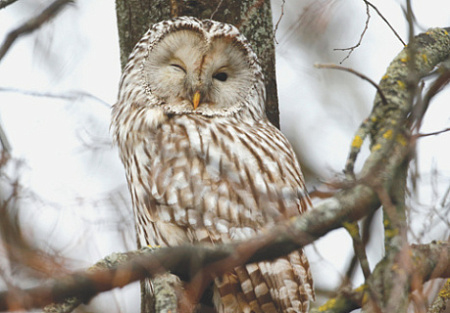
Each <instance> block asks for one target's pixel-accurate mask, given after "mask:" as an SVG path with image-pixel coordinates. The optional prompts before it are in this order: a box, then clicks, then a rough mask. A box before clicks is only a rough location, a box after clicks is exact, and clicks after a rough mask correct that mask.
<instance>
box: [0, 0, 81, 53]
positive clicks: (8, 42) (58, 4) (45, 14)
mask: <svg viewBox="0 0 450 313" xmlns="http://www.w3.org/2000/svg"><path fill="white" fill-rule="evenodd" d="M71 2H73V0H56V1H54V2H52V3H51V4H50V5H49V6H48V7H47V8H45V9H44V11H42V12H41V14H39V15H38V16H36V17H34V18H32V19H30V20H29V21H27V22H26V23H24V24H22V25H21V26H19V27H18V28H16V29H14V30H12V31H11V32H9V33H8V35H7V36H6V38H5V40H4V41H3V44H2V46H1V47H0V61H1V60H2V59H3V57H4V56H5V54H6V53H7V52H8V50H9V48H11V46H12V44H13V43H14V41H16V39H17V38H19V37H20V36H22V35H25V34H29V33H31V32H33V31H35V30H36V29H38V28H39V27H40V26H41V25H42V24H44V23H45V22H48V21H50V20H51V19H52V18H54V17H55V16H56V15H57V13H58V12H59V11H61V9H62V8H63V7H64V6H65V5H67V4H68V3H71ZM0 8H1V7H0Z"/></svg>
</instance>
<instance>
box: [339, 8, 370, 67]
mask: <svg viewBox="0 0 450 313" xmlns="http://www.w3.org/2000/svg"><path fill="white" fill-rule="evenodd" d="M364 2H366V1H364ZM366 15H367V18H366V25H365V26H364V29H363V31H362V33H361V36H360V37H359V41H358V43H357V44H356V45H354V46H353V47H349V48H336V49H333V50H334V51H347V50H349V52H348V54H347V56H346V57H345V58H344V59H342V61H341V62H339V63H340V64H342V63H344V61H345V60H347V59H348V58H349V57H350V55H351V54H352V53H353V51H355V49H356V48H358V47H359V46H360V45H361V42H362V40H363V38H364V35H365V34H366V31H367V29H369V21H370V11H369V4H368V3H367V2H366Z"/></svg>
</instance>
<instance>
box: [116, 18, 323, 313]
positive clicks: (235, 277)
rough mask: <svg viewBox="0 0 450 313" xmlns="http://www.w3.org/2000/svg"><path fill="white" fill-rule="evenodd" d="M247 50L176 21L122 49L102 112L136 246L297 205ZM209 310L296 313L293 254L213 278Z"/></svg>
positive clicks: (303, 280)
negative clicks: (109, 102) (108, 118)
mask: <svg viewBox="0 0 450 313" xmlns="http://www.w3.org/2000/svg"><path fill="white" fill-rule="evenodd" d="M263 79H264V78H263V74H262V72H261V67H260V65H259V64H258V60H257V57H256V55H255V53H254V52H253V51H252V49H251V47H250V45H249V43H248V42H247V40H246V39H245V38H244V36H243V35H241V34H240V33H239V31H238V29H237V28H235V27H234V26H232V25H229V24H224V23H219V22H215V21H212V20H198V19H196V18H192V17H180V18H176V19H173V20H170V21H164V22H161V23H158V24H155V25H154V26H153V27H152V28H151V29H150V30H149V31H148V32H147V33H146V34H145V35H144V37H143V38H142V39H141V40H140V41H139V43H138V44H137V45H136V47H135V48H134V50H133V52H132V54H131V56H130V58H129V61H128V64H127V66H126V67H125V69H124V72H123V76H122V79H121V82H120V89H119V97H118V102H117V104H115V105H114V108H113V112H112V131H113V135H114V139H115V142H116V143H117V145H118V147H119V151H120V156H121V159H122V162H123V164H124V166H125V169H126V175H127V179H128V185H129V189H130V192H131V196H132V201H133V208H134V215H135V219H136V230H137V236H138V242H139V244H140V245H141V246H145V245H151V246H175V245H180V244H183V243H194V242H202V243H209V244H216V243H227V242H230V241H233V240H245V239H247V238H250V237H252V236H254V235H256V234H258V233H261V232H264V231H265V230H267V229H270V228H271V227H273V225H275V224H276V223H277V222H280V221H283V220H285V219H288V218H290V217H292V216H296V215H299V214H301V213H302V212H304V211H305V210H306V209H307V206H308V204H309V199H308V196H307V194H306V192H305V184H304V181H303V177H302V173H301V171H300V167H299V164H298V162H297V159H296V157H295V155H294V152H293V150H292V148H291V146H290V144H289V143H288V141H287V140H286V138H285V137H284V136H283V134H282V133H281V132H280V131H279V130H278V129H277V128H275V127H274V126H272V125H271V124H270V123H269V121H268V120H267V118H266V115H265V111H264V109H265V88H264V82H263ZM214 285H215V286H214V291H213V293H214V296H213V302H214V306H215V308H216V310H217V311H218V312H230V313H231V312H255V313H259V312H264V313H269V312H306V311H307V310H308V306H309V301H310V300H311V299H312V298H313V297H314V293H313V290H312V279H311V274H310V270H309V264H308V261H307V259H306V257H305V255H304V254H303V251H301V250H299V251H295V252H293V253H291V254H289V255H288V256H286V257H284V258H280V259H277V260H274V261H270V262H259V263H255V264H250V265H246V266H243V267H239V268H236V269H235V270H234V271H233V272H231V273H229V274H226V275H224V276H223V277H220V278H216V279H215V282H214Z"/></svg>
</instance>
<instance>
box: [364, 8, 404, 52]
mask: <svg viewBox="0 0 450 313" xmlns="http://www.w3.org/2000/svg"><path fill="white" fill-rule="evenodd" d="M363 1H364V2H365V3H366V5H370V6H371V7H372V9H374V10H375V11H376V12H377V14H378V16H379V17H381V19H382V20H383V21H384V22H385V23H386V25H387V26H389V28H390V29H391V30H392V32H393V33H394V35H395V36H396V37H397V38H398V40H400V42H401V43H402V45H403V46H406V43H405V42H404V41H403V40H402V37H400V35H399V34H398V33H397V32H396V31H395V29H394V27H392V25H391V24H390V23H389V22H388V20H387V19H386V18H385V17H384V16H383V14H381V12H380V10H378V8H377V7H376V6H374V5H373V4H372V3H370V2H369V1H367V0H363Z"/></svg>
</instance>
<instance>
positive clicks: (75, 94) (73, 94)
mask: <svg viewBox="0 0 450 313" xmlns="http://www.w3.org/2000/svg"><path fill="white" fill-rule="evenodd" d="M0 92H14V93H20V94H22V95H25V96H32V97H43V98H54V99H63V100H71V101H76V100H80V99H86V98H88V99H92V100H94V101H97V102H99V103H100V104H102V105H104V106H105V107H107V108H110V107H111V104H110V103H108V102H106V101H104V100H102V99H100V98H98V97H96V96H94V95H92V94H90V93H88V92H85V91H78V90H74V91H66V92H64V93H61V94H59V93H49V92H39V91H34V90H25V89H18V88H5V87H0Z"/></svg>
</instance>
